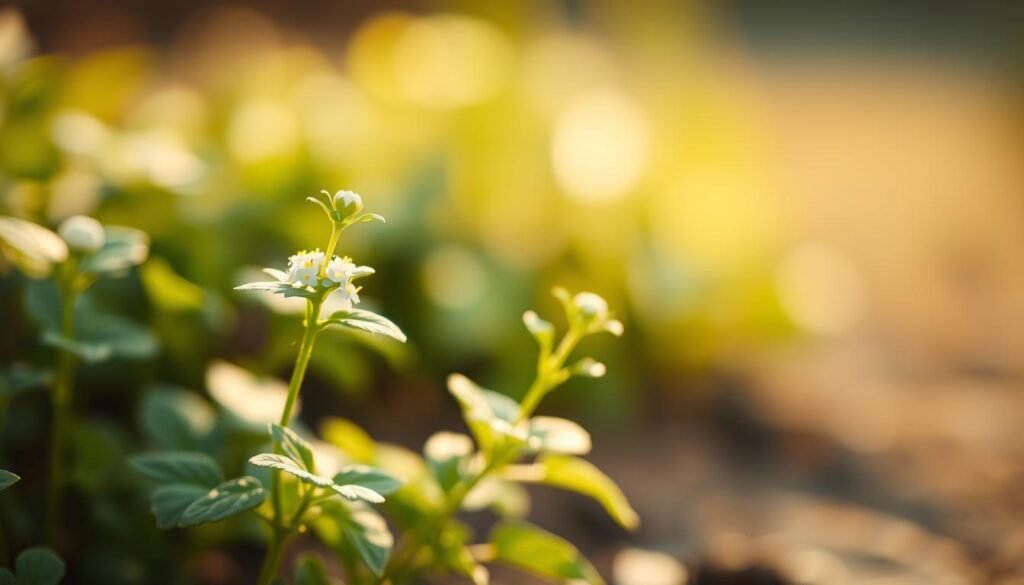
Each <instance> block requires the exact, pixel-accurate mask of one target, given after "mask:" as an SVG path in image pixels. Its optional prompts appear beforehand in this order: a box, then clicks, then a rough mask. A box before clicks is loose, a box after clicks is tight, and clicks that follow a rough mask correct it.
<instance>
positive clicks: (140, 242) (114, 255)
mask: <svg viewBox="0 0 1024 585" xmlns="http://www.w3.org/2000/svg"><path fill="white" fill-rule="evenodd" d="M104 231H105V232H106V239H105V241H104V243H103V247H102V248H100V249H99V251H98V252H96V253H95V254H93V255H91V256H88V257H86V258H85V260H83V261H82V265H81V270H82V271H83V272H92V273H94V274H100V273H112V272H122V271H125V270H128V269H129V268H131V267H132V266H137V265H139V264H142V263H143V262H145V261H146V257H147V256H148V255H149V236H147V235H146V233H145V232H143V231H141V230H137V229H134V228H129V227H123V226H114V225H109V226H104Z"/></svg>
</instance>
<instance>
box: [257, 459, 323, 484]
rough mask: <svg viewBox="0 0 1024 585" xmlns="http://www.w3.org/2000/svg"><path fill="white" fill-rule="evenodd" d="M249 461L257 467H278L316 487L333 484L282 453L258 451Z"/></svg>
mask: <svg viewBox="0 0 1024 585" xmlns="http://www.w3.org/2000/svg"><path fill="white" fill-rule="evenodd" d="M249 463H252V464H253V465H255V466H257V467H269V468H270V469H278V470H280V471H283V472H285V473H288V474H291V475H294V476H295V477H297V478H299V479H300V480H302V481H303V482H305V483H308V484H310V485H315V486H317V487H332V486H333V485H334V482H333V481H331V480H330V479H328V478H326V477H323V476H320V475H317V474H315V473H313V472H310V471H306V470H305V469H303V468H302V467H300V466H299V464H298V463H296V462H294V461H292V460H291V458H289V457H285V456H284V455H278V454H276V453H260V454H259V455H254V456H253V457H250V458H249Z"/></svg>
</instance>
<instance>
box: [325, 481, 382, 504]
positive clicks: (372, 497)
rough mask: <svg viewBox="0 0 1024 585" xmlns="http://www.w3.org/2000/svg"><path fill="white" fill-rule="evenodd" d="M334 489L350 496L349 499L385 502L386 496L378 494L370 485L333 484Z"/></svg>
mask: <svg viewBox="0 0 1024 585" xmlns="http://www.w3.org/2000/svg"><path fill="white" fill-rule="evenodd" d="M330 487H331V489H332V490H334V491H336V492H338V493H339V494H341V495H342V497H345V498H348V499H349V500H366V501H367V502H370V503H372V504H380V503H382V502H384V496H382V495H380V494H378V493H377V492H375V491H373V490H372V489H370V488H368V487H363V486H361V485H355V484H349V485H338V484H333V485H331V486H330Z"/></svg>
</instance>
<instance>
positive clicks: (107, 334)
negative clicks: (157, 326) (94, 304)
mask: <svg viewBox="0 0 1024 585" xmlns="http://www.w3.org/2000/svg"><path fill="white" fill-rule="evenodd" d="M81 332H82V334H81V336H80V341H82V342H88V343H92V344H96V345H101V344H102V345H105V346H107V347H109V348H110V351H111V353H112V354H113V355H115V356H117V357H122V358H129V359H143V358H147V357H150V356H152V355H154V354H156V352H157V349H159V345H158V343H157V340H156V338H155V337H154V336H153V334H152V333H150V331H149V330H148V329H146V328H145V327H143V326H141V325H139V324H138V323H135V322H134V321H130V320H128V319H125V318H124V317H120V316H118V315H112V314H109V313H103V312H102V311H97V310H89V311H86V312H83V313H82V323H81Z"/></svg>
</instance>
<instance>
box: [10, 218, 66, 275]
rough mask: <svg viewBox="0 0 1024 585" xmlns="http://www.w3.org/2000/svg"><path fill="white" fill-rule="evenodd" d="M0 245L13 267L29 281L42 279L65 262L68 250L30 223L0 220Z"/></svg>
mask: <svg viewBox="0 0 1024 585" xmlns="http://www.w3.org/2000/svg"><path fill="white" fill-rule="evenodd" d="M0 242H2V243H3V244H4V246H3V248H4V250H5V251H7V252H8V254H9V256H11V258H12V260H13V261H14V263H15V264H16V265H17V266H18V268H19V269H21V271H22V272H24V273H25V274H26V275H28V276H30V277H32V278H45V277H46V276H49V274H50V272H51V271H52V270H53V265H54V264H60V263H61V262H64V261H65V260H67V259H68V247H67V244H65V243H64V240H63V239H61V237H60V236H58V235H57V234H55V233H54V232H52V231H50V230H48V229H46V228H44V227H42V226H39V225H36V224H34V223H32V222H30V221H25V220H23V219H16V218H13V217H0Z"/></svg>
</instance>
